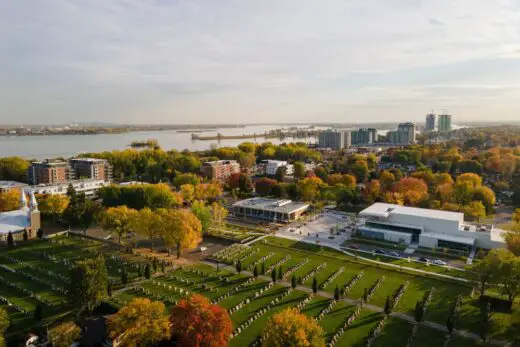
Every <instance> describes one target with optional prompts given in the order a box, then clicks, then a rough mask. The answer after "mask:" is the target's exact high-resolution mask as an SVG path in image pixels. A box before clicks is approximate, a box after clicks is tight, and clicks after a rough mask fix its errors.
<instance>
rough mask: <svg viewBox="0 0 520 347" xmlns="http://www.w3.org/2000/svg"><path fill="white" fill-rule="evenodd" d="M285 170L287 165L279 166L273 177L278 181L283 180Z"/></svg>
mask: <svg viewBox="0 0 520 347" xmlns="http://www.w3.org/2000/svg"><path fill="white" fill-rule="evenodd" d="M286 172H287V167H285V166H279V167H278V169H276V173H275V175H274V178H275V179H276V180H277V181H278V182H283V181H284V180H285V175H286Z"/></svg>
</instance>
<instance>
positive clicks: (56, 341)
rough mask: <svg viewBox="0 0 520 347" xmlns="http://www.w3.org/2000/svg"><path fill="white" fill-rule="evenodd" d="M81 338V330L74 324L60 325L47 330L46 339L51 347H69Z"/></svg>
mask: <svg viewBox="0 0 520 347" xmlns="http://www.w3.org/2000/svg"><path fill="white" fill-rule="evenodd" d="M80 337H81V329H80V328H79V327H78V326H77V325H76V324H75V323H74V322H66V323H61V324H60V325H58V326H56V327H54V328H52V329H50V330H49V334H48V338H49V342H50V343H51V344H52V346H53V347H70V346H71V345H72V344H73V343H74V341H77V340H79V338H80Z"/></svg>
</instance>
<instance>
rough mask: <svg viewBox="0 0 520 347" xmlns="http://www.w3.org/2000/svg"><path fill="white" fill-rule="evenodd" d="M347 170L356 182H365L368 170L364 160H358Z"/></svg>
mask: <svg viewBox="0 0 520 347" xmlns="http://www.w3.org/2000/svg"><path fill="white" fill-rule="evenodd" d="M349 171H350V172H351V173H352V174H353V175H354V176H355V177H356V180H357V181H358V182H365V181H366V180H367V178H368V174H369V170H368V164H367V162H366V160H358V161H356V162H355V163H354V164H352V165H350V166H349Z"/></svg>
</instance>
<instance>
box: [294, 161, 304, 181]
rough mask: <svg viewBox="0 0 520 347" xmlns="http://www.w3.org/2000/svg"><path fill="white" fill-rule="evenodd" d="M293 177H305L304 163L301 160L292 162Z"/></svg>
mask: <svg viewBox="0 0 520 347" xmlns="http://www.w3.org/2000/svg"><path fill="white" fill-rule="evenodd" d="M293 165H294V177H296V178H303V177H305V174H306V170H305V164H304V163H302V162H301V161H296V162H294V164H293Z"/></svg>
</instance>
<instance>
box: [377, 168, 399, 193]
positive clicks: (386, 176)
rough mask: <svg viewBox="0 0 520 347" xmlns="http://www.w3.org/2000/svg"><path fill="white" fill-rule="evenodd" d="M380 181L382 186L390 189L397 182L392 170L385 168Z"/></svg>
mask: <svg viewBox="0 0 520 347" xmlns="http://www.w3.org/2000/svg"><path fill="white" fill-rule="evenodd" d="M379 182H381V188H383V189H384V190H389V189H390V188H391V187H392V186H393V185H394V183H395V176H394V174H392V173H391V172H390V171H386V170H383V171H381V173H380V174H379Z"/></svg>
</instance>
